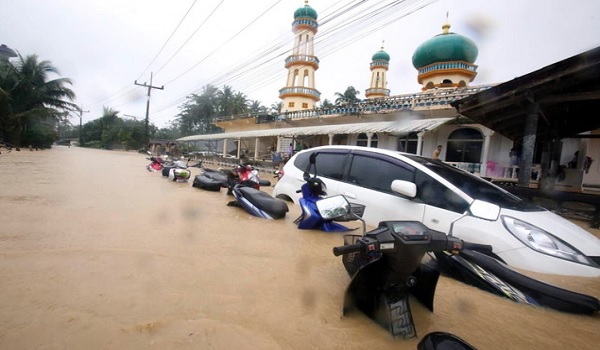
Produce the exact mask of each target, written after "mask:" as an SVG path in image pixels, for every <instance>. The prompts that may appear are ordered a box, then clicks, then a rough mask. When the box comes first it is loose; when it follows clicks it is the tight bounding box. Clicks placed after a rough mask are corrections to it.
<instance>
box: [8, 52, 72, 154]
mask: <svg viewBox="0 0 600 350" xmlns="http://www.w3.org/2000/svg"><path fill="white" fill-rule="evenodd" d="M0 74H1V75H0V134H1V135H2V136H3V137H6V138H9V139H10V141H9V142H10V143H13V144H15V145H17V146H21V145H24V144H25V145H27V144H31V145H33V146H35V147H44V148H45V147H50V145H51V144H52V142H53V141H54V140H53V138H55V135H52V134H53V133H55V131H54V130H55V129H56V125H57V124H58V123H59V122H60V121H61V120H62V119H65V118H67V117H66V115H67V113H66V112H68V111H75V110H77V105H76V104H74V103H72V102H70V101H73V100H74V98H75V93H74V92H73V91H72V90H71V89H70V88H68V87H66V86H67V85H71V84H72V83H71V80H70V79H68V78H57V79H52V80H50V79H49V76H50V74H59V72H58V69H57V68H56V67H54V66H53V65H52V64H51V63H50V62H49V61H39V59H38V57H37V55H30V56H27V57H25V58H23V57H22V56H20V55H19V60H18V61H17V62H16V64H15V65H13V64H12V63H11V62H8V61H4V62H2V63H1V68H0ZM11 141H12V142H11Z"/></svg>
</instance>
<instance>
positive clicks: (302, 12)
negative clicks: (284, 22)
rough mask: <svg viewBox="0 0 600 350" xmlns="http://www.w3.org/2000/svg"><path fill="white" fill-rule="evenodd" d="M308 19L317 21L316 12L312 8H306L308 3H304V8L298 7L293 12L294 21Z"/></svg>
mask: <svg viewBox="0 0 600 350" xmlns="http://www.w3.org/2000/svg"><path fill="white" fill-rule="evenodd" d="M305 17H309V18H312V19H313V20H315V21H316V20H317V11H315V9H313V8H312V7H310V6H308V1H305V4H304V7H300V8H299V9H297V10H296V11H295V12H294V19H298V18H305Z"/></svg>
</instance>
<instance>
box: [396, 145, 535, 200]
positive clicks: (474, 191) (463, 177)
mask: <svg viewBox="0 0 600 350" xmlns="http://www.w3.org/2000/svg"><path fill="white" fill-rule="evenodd" d="M403 155H404V156H405V157H407V158H409V159H411V160H413V161H415V162H417V163H419V164H421V165H422V166H424V167H426V168H427V169H429V170H431V171H433V172H434V173H436V174H438V175H439V176H441V177H443V178H444V179H446V180H447V181H448V182H450V183H452V184H453V185H454V186H456V187H458V188H459V189H460V190H461V191H463V192H464V193H466V194H467V195H468V196H469V197H471V198H474V199H480V200H483V201H486V202H489V203H493V204H496V205H499V206H500V207H502V208H506V209H513V210H520V211H538V210H544V209H543V208H541V207H539V206H537V205H535V204H532V203H529V202H526V201H524V200H522V199H520V198H519V197H517V196H515V195H513V194H511V193H510V192H507V191H504V190H502V189H500V188H498V187H496V186H495V185H492V184H491V183H490V182H489V181H487V180H485V179H482V178H480V177H478V176H475V175H472V174H470V173H467V172H465V171H464V170H461V169H458V168H455V167H453V166H450V165H448V164H445V163H443V162H440V161H433V160H431V159H428V158H425V157H420V156H415V155H410V154H403Z"/></svg>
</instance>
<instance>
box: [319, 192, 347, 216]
mask: <svg viewBox="0 0 600 350" xmlns="http://www.w3.org/2000/svg"><path fill="white" fill-rule="evenodd" d="M317 210H318V211H319V214H321V217H322V218H323V219H324V220H333V219H335V218H339V217H342V216H344V215H348V214H350V202H348V200H347V199H346V197H344V196H342V195H337V196H331V197H327V198H323V199H321V200H319V201H317Z"/></svg>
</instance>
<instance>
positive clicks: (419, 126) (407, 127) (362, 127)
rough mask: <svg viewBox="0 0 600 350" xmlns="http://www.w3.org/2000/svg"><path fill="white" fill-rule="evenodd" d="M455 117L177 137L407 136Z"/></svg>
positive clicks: (180, 139)
mask: <svg viewBox="0 0 600 350" xmlns="http://www.w3.org/2000/svg"><path fill="white" fill-rule="evenodd" d="M453 119H455V118H432V119H416V120H409V121H406V120H403V121H387V122H370V123H352V124H338V125H315V126H303V127H294V128H275V129H262V130H248V131H237V132H224V133H219V134H204V135H192V136H186V137H182V138H179V139H177V140H176V141H178V142H186V141H200V140H222V139H243V138H253V137H269V136H283V137H297V136H310V135H329V134H334V135H338V134H342V135H345V134H360V133H380V132H385V133H390V134H394V135H398V136H405V135H408V134H410V133H416V132H421V131H429V130H434V129H436V128H438V127H440V126H441V125H443V124H445V123H447V122H449V121H450V120H453Z"/></svg>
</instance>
